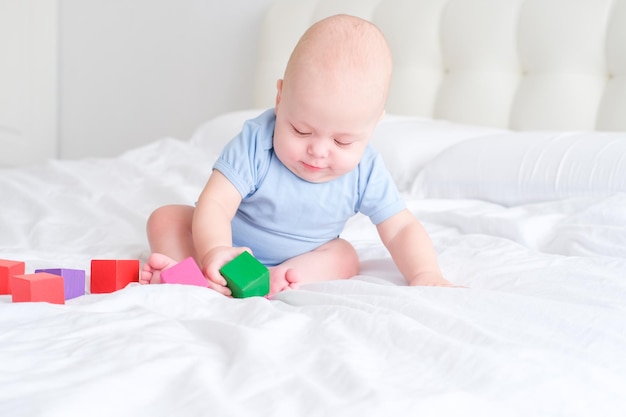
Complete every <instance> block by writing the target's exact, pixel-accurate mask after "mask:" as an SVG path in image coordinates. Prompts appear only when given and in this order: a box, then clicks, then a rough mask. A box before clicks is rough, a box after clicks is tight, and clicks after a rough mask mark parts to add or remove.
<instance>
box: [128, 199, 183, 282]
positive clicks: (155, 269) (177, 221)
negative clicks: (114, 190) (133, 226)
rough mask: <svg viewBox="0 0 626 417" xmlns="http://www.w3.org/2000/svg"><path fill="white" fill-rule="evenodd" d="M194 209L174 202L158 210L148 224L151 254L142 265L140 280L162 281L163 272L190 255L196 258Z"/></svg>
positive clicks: (151, 216)
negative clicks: (193, 237) (192, 227)
mask: <svg viewBox="0 0 626 417" xmlns="http://www.w3.org/2000/svg"><path fill="white" fill-rule="evenodd" d="M193 211H194V208H193V207H191V206H183V205H172V206H164V207H160V208H158V209H156V210H155V211H154V212H153V213H152V215H150V218H149V219H148V224H147V226H146V229H147V233H148V242H149V243H150V249H151V250H152V255H150V258H149V259H148V262H147V263H146V264H145V265H144V266H143V268H142V271H141V274H140V277H139V282H140V283H142V284H155V283H159V282H161V279H160V275H161V271H162V270H164V269H167V268H169V267H171V266H173V265H175V264H176V263H178V262H180V261H182V260H183V259H186V258H188V257H190V256H193V257H195V249H194V246H193V240H192V236H191V221H192V218H193Z"/></svg>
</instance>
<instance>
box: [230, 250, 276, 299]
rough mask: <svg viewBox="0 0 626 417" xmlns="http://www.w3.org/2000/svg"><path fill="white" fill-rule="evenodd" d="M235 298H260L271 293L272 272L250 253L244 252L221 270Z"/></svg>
mask: <svg viewBox="0 0 626 417" xmlns="http://www.w3.org/2000/svg"><path fill="white" fill-rule="evenodd" d="M220 273H221V274H222V276H223V277H224V278H226V283H227V285H228V288H230V291H231V292H232V293H233V297H235V298H246V297H255V296H260V297H264V296H266V295H267V294H268V293H269V292H270V271H269V269H267V268H266V267H265V265H263V264H262V263H261V262H259V261H258V260H257V259H256V258H255V257H254V256H252V255H250V253H249V252H242V253H241V254H240V255H239V256H237V257H236V258H235V259H233V260H232V261H230V262H228V263H227V264H226V265H224V266H223V267H222V268H221V269H220Z"/></svg>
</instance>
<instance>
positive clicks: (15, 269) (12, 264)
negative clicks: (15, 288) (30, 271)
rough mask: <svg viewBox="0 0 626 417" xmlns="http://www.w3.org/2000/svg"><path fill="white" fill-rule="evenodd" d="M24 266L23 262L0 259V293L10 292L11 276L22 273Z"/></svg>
mask: <svg viewBox="0 0 626 417" xmlns="http://www.w3.org/2000/svg"><path fill="white" fill-rule="evenodd" d="M25 268H26V264H25V263H24V262H21V261H11V260H9V259H0V294H11V277H12V276H14V275H22V274H24V271H25Z"/></svg>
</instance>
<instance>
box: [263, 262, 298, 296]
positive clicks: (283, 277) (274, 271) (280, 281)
mask: <svg viewBox="0 0 626 417" xmlns="http://www.w3.org/2000/svg"><path fill="white" fill-rule="evenodd" d="M299 281H300V274H298V271H296V270H295V269H293V268H289V267H288V266H284V265H278V266H276V267H274V268H270V293H269V294H268V295H274V294H277V293H279V292H281V291H285V290H286V289H289V288H291V289H294V290H295V289H296V288H298V282H299Z"/></svg>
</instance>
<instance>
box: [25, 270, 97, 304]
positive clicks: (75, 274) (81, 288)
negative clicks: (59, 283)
mask: <svg viewBox="0 0 626 417" xmlns="http://www.w3.org/2000/svg"><path fill="white" fill-rule="evenodd" d="M38 272H46V273H48V274H52V275H60V276H62V277H63V287H64V288H65V299H66V300H70V299H72V298H76V297H80V296H81V295H85V271H84V270H82V269H67V268H48V269H35V273H38Z"/></svg>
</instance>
